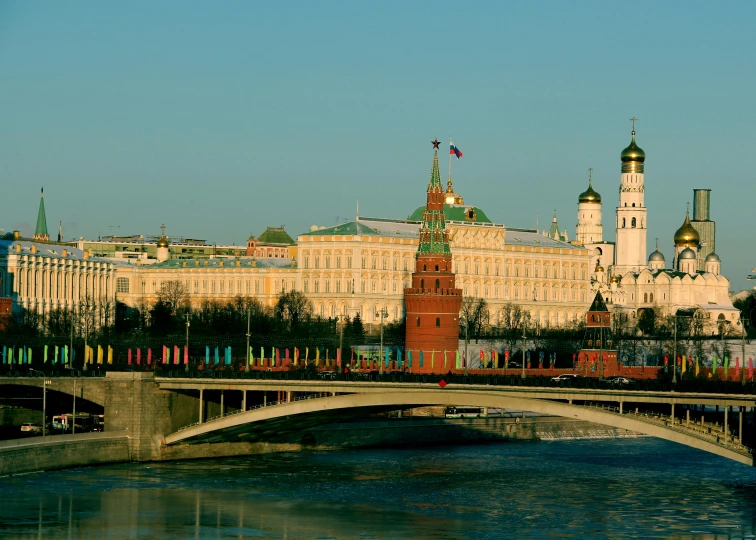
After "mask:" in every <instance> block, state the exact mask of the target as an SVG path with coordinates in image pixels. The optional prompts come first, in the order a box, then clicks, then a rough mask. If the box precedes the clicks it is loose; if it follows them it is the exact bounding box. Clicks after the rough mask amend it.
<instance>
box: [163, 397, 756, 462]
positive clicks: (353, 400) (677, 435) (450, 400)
mask: <svg viewBox="0 0 756 540" xmlns="http://www.w3.org/2000/svg"><path fill="white" fill-rule="evenodd" d="M463 404H464V405H471V406H476V407H488V408H506V409H516V410H525V411H533V412H539V413H543V414H550V415H555V416H561V417H564V418H572V419H575V420H584V421H588V422H593V423H596V424H602V425H606V426H611V427H615V428H620V429H627V430H630V431H634V432H636V433H641V434H644V435H649V436H652V437H657V438H660V439H664V440H667V441H671V442H675V443H679V444H683V445H686V446H690V447H692V448H697V449H699V450H703V451H706V452H710V453H713V454H716V455H718V456H722V457H726V458H728V459H732V460H734V461H738V462H740V463H744V464H747V465H753V456H752V455H746V454H744V453H741V452H738V451H736V450H735V449H732V448H727V447H725V446H723V445H720V444H716V443H715V442H710V441H707V440H704V439H702V438H699V437H695V436H693V435H690V434H687V433H684V432H681V431H679V430H675V429H672V428H669V427H665V426H663V425H659V424H652V423H648V422H645V421H643V420H641V419H639V418H636V417H634V416H633V415H622V414H618V413H613V412H608V411H606V410H601V409H595V408H591V407H585V406H579V405H571V404H568V403H563V402H558V401H549V400H545V399H529V398H521V397H511V396H507V395H502V394H501V393H496V392H471V391H465V390H464V389H459V390H456V389H455V390H449V389H447V390H422V391H413V392H389V391H387V392H380V393H367V394H347V395H340V396H334V397H325V398H315V399H308V400H302V401H293V402H290V403H286V404H281V405H276V406H268V407H263V408H259V409H255V410H252V411H246V412H243V413H238V414H234V415H232V416H226V417H223V418H218V419H214V420H211V421H209V422H205V423H204V424H197V425H194V426H190V427H188V428H185V429H182V430H181V431H178V432H176V433H172V434H170V435H167V436H166V437H165V438H164V440H163V444H165V445H174V444H182V443H183V444H195V443H212V442H221V441H224V442H227V441H249V440H251V439H254V437H255V436H256V430H255V426H259V427H260V429H261V432H263V433H267V434H270V433H273V432H275V430H276V429H280V430H281V432H285V431H292V430H293V429H301V428H302V427H303V426H307V427H309V426H314V425H318V424H323V423H328V422H332V421H334V420H338V419H343V418H348V417H350V416H356V415H362V414H365V413H369V412H379V411H388V410H396V409H401V408H413V407H421V406H433V405H436V406H438V405H444V406H451V405H463ZM286 424H291V426H292V427H291V428H289V429H287V428H286V427H285V425H286Z"/></svg>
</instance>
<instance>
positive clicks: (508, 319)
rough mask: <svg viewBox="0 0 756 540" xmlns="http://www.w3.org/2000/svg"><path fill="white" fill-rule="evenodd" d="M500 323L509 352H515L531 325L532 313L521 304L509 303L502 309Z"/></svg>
mask: <svg viewBox="0 0 756 540" xmlns="http://www.w3.org/2000/svg"><path fill="white" fill-rule="evenodd" d="M500 314H501V319H500V321H499V324H500V328H501V334H502V337H503V338H504V343H505V344H506V348H507V350H509V351H514V350H515V348H516V347H517V343H518V342H519V341H520V340H521V339H522V338H523V336H524V334H525V329H526V328H527V326H528V325H529V324H530V312H529V311H527V310H525V309H523V307H522V306H520V305H519V304H513V303H512V302H507V303H506V304H504V305H503V306H502V307H501V310H500Z"/></svg>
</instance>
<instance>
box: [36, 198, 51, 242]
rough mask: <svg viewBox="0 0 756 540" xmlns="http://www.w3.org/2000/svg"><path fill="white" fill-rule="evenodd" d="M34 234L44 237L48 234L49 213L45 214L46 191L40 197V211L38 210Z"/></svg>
mask: <svg viewBox="0 0 756 540" xmlns="http://www.w3.org/2000/svg"><path fill="white" fill-rule="evenodd" d="M34 236H37V237H42V236H48V234H47V215H46V214H45V192H44V190H42V195H41V196H40V198H39V212H37V227H36V228H35V229H34Z"/></svg>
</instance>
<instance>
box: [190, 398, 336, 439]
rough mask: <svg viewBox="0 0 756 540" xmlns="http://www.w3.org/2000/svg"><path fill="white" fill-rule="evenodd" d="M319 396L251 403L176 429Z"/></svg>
mask: <svg viewBox="0 0 756 540" xmlns="http://www.w3.org/2000/svg"><path fill="white" fill-rule="evenodd" d="M321 397H323V396H321V395H320V394H319V393H318V394H305V395H303V396H297V397H295V398H294V399H292V400H290V401H285V400H280V401H268V402H266V403H259V404H257V405H252V406H250V407H247V408H246V409H239V410H238V411H233V412H230V413H226V414H223V415H220V414H219V415H216V416H212V417H210V418H208V419H206V420H204V421H203V422H194V423H193V424H188V425H186V426H184V427H180V428H179V429H178V430H179V431H184V430H185V429H189V428H191V427H194V426H199V425H201V424H205V423H207V422H211V421H213V420H218V419H219V418H226V417H228V416H235V415H237V414H241V413H245V412H249V411H254V410H257V409H265V408H267V407H275V406H276V405H286V404H287V403H294V402H297V401H306V400H308V399H318V398H321Z"/></svg>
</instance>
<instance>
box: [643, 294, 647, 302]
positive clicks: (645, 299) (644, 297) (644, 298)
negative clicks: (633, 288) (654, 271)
mask: <svg viewBox="0 0 756 540" xmlns="http://www.w3.org/2000/svg"><path fill="white" fill-rule="evenodd" d="M643 303H644V304H647V303H648V293H643Z"/></svg>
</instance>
